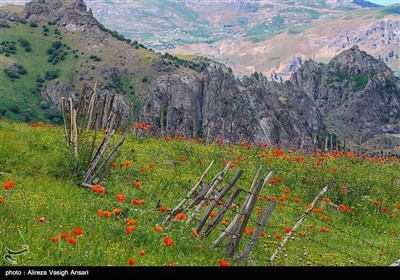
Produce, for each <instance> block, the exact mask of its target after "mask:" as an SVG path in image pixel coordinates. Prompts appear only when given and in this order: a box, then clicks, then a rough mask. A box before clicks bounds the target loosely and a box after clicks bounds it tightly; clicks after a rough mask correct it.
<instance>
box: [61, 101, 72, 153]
mask: <svg viewBox="0 0 400 280" xmlns="http://www.w3.org/2000/svg"><path fill="white" fill-rule="evenodd" d="M65 105H66V104H65V97H62V98H61V110H62V114H63V119H64V130H65V140H66V141H67V145H69V143H70V139H69V135H70V134H69V132H68V128H67V108H66V106H65Z"/></svg>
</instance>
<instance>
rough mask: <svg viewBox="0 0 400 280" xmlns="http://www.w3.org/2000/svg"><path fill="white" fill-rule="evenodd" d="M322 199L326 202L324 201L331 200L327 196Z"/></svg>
mask: <svg viewBox="0 0 400 280" xmlns="http://www.w3.org/2000/svg"><path fill="white" fill-rule="evenodd" d="M322 201H323V202H326V203H329V202H331V200H330V199H329V197H324V198H323V199H322Z"/></svg>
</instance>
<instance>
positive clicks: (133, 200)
mask: <svg viewBox="0 0 400 280" xmlns="http://www.w3.org/2000/svg"><path fill="white" fill-rule="evenodd" d="M131 202H132V204H134V205H142V204H143V203H144V199H132V201H131Z"/></svg>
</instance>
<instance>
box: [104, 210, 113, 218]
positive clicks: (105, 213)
mask: <svg viewBox="0 0 400 280" xmlns="http://www.w3.org/2000/svg"><path fill="white" fill-rule="evenodd" d="M103 215H104V217H106V218H110V217H111V213H110V212H108V211H104V213H103Z"/></svg>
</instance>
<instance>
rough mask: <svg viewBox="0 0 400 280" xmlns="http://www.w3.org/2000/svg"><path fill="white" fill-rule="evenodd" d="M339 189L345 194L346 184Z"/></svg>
mask: <svg viewBox="0 0 400 280" xmlns="http://www.w3.org/2000/svg"><path fill="white" fill-rule="evenodd" d="M340 190H341V192H342V194H346V191H347V187H346V186H341V187H340Z"/></svg>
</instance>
